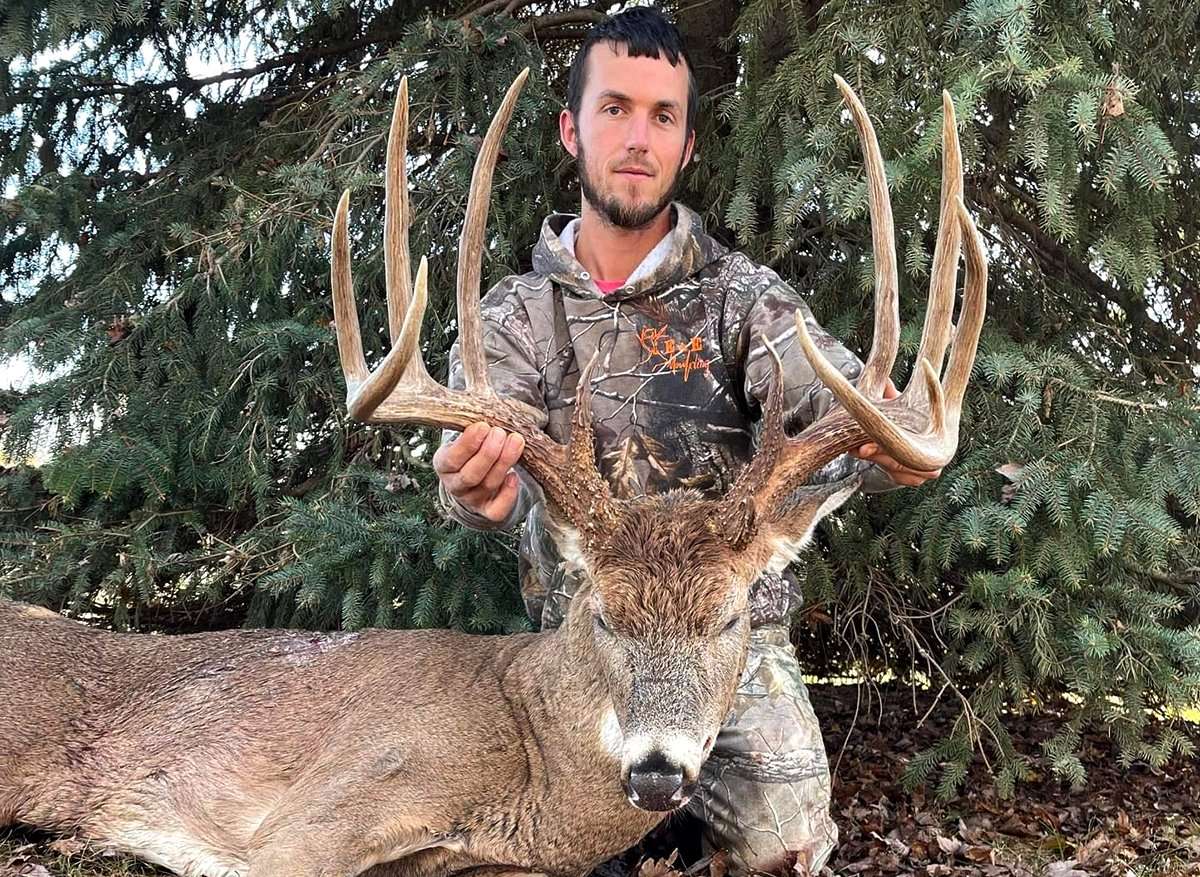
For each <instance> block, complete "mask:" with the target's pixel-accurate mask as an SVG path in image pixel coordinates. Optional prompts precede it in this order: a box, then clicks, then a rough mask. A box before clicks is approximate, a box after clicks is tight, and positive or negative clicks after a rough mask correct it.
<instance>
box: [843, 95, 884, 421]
mask: <svg viewBox="0 0 1200 877" xmlns="http://www.w3.org/2000/svg"><path fill="white" fill-rule="evenodd" d="M833 78H834V80H835V81H836V82H837V86H838V89H839V90H840V91H841V93H842V98H843V99H844V100H845V101H846V105H847V106H848V107H849V109H850V115H851V117H852V118H853V119H854V126H855V127H856V128H857V129H858V136H859V139H860V140H861V141H862V149H863V165H864V167H865V169H866V174H867V203H868V204H869V205H870V211H871V249H872V251H873V253H874V261H875V328H874V336H873V338H872V341H871V352H870V354H869V355H868V356H867V361H866V363H864V365H863V370H862V375H861V376H860V377H859V379H858V387H859V389H860V390H862V392H863V393H866V394H867V395H868V396H871V397H876V396H879V397H882V395H883V387H884V385H885V384H886V383H887V381H888V379H889V378H890V377H891V374H892V366H893V365H894V364H895V362H896V350H897V348H898V347H899V344H900V299H899V275H898V273H897V270H896V234H895V230H894V228H893V224H892V202H891V199H890V198H889V197H888V188H887V175H886V174H885V173H884V170H883V156H882V155H881V154H880V152H879V140H878V139H877V138H876V136H875V127H874V126H873V125H872V124H871V119H870V117H869V116H868V115H867V111H866V109H865V108H864V107H863V105H862V102H861V101H860V100H859V99H858V95H856V94H855V93H854V89H852V88H851V87H850V85H849V84H848V83H847V82H846V80H844V79H842V77H840V76H838V75H836V74H834V77H833Z"/></svg>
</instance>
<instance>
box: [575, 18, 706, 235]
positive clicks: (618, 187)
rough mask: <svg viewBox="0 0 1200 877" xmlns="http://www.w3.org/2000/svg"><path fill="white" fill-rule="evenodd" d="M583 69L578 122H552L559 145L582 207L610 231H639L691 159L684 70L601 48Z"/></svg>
mask: <svg viewBox="0 0 1200 877" xmlns="http://www.w3.org/2000/svg"><path fill="white" fill-rule="evenodd" d="M587 65H588V67H587V81H586V85H585V87H584V90H583V97H582V100H581V101H580V107H579V117H578V118H577V119H576V118H575V117H573V116H572V115H571V112H570V111H569V110H563V111H562V114H561V115H560V116H559V132H560V134H561V136H562V141H563V146H565V147H566V149H567V151H568V152H570V153H571V154H572V155H573V156H575V157H576V159H577V160H578V164H579V181H580V185H581V186H582V188H583V197H584V198H586V199H587V202H588V203H589V204H590V205H591V206H592V207H593V208H594V209H595V210H597V211H598V212H599V213H600V214H601V215H602V216H603V217H604V218H605V219H607V220H608V221H609V222H611V223H612V224H613V225H616V226H618V227H620V228H628V229H637V228H643V227H645V226H646V225H649V224H650V222H651V221H652V220H653V219H654V218H655V217H656V216H658V215H659V214H660V213H661V212H662V211H663V210H664V209H665V208H666V207H667V205H668V204H670V202H671V199H672V198H674V196H675V194H676V191H677V189H678V184H679V177H680V171H681V170H682V168H683V166H684V165H685V164H687V162H688V160H689V159H690V158H691V155H692V143H693V140H694V138H693V137H689V136H687V135H686V129H687V98H688V72H687V65H686V64H684V63H683V62H682V61H680V63H679V64H677V65H675V66H672V65H671V62H670V61H668V60H667V58H666V56H665V55H660V57H658V58H630V57H629V56H628V55H626V54H625V46H622V45H619V44H618V45H617V46H616V47H615V48H614V46H613V45H612V44H610V43H604V42H602V43H597V44H596V45H594V46H593V47H592V49H591V51H590V52H589V53H588V58H587Z"/></svg>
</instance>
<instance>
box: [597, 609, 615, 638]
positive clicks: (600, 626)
mask: <svg viewBox="0 0 1200 877" xmlns="http://www.w3.org/2000/svg"><path fill="white" fill-rule="evenodd" d="M592 624H593V625H594V626H595V628H596V630H598V631H599V632H600V633H605V634H611V633H612V632H613V631H612V628H611V627H609V624H608V621H607V620H606V619H605V618H604V616H603V615H601V614H600V613H599V612H596V613H594V614H593V615H592Z"/></svg>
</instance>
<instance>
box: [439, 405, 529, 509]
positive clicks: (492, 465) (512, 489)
mask: <svg viewBox="0 0 1200 877" xmlns="http://www.w3.org/2000/svg"><path fill="white" fill-rule="evenodd" d="M524 450H525V439H524V438H523V437H521V436H520V435H518V434H517V433H510V432H505V431H504V430H502V429H501V428H500V427H498V426H494V427H489V426H488V425H487V424H486V423H473V424H471V425H470V426H468V427H467V428H466V429H465V430H464V431H463V433H462V435H460V436H459V437H458V438H456V439H455V440H454V441H452V442H450V444H448V445H443V446H442V447H440V448H438V449H437V453H435V454H434V455H433V471H434V472H436V473H437V475H438V478H440V479H441V480H442V484H443V485H444V486H445V488H446V492H447V493H448V494H450V495H451V496H452V497H454V499H455V500H457V501H458V503H459V505H461V506H463V508H465V509H467V511H469V512H473V513H474V514H477V515H479V516H480V517H483V518H487V519H488V520H489V521H492V522H493V523H497V524H498V523H500V522H501V521H503V520H504V519H505V518H507V517H508V515H509V513H510V512H511V511H512V510H513V506H514V505H516V502H517V490H518V484H517V475H516V473H515V472H513V471H512V467H513V465H514V464H516V462H517V460H519V459H520V458H521V452H522V451H524Z"/></svg>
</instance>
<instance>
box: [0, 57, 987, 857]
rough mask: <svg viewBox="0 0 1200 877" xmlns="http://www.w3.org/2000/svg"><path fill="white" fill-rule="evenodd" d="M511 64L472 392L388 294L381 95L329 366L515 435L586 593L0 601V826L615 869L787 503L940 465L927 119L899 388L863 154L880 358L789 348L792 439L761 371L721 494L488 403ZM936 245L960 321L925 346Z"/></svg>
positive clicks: (971, 335) (786, 544)
mask: <svg viewBox="0 0 1200 877" xmlns="http://www.w3.org/2000/svg"><path fill="white" fill-rule="evenodd" d="M524 78H525V76H524V74H522V76H521V77H519V78H518V80H517V82H515V83H514V84H513V86H512V87H511V88H510V89H509V92H508V94H507V96H506V97H505V99H504V102H503V104H502V106H501V107H500V110H499V112H498V113H497V116H496V118H495V120H494V121H493V123H492V126H491V129H490V130H489V132H488V135H487V137H486V139H485V141H484V144H483V147H482V149H481V151H480V155H479V159H478V161H477V163H476V168H475V176H474V179H473V182H472V188H471V194H470V200H469V204H468V208H467V218H466V224H465V227H464V230H463V235H462V240H461V249H460V254H459V282H458V308H459V315H460V327H461V329H460V331H461V339H462V342H461V343H462V355H463V360H464V363H465V367H466V374H467V380H468V386H467V389H466V390H465V391H463V392H451V391H449V390H447V389H446V388H445V387H442V386H439V385H438V384H436V383H434V382H433V381H432V380H431V379H430V378H429V376H428V374H427V373H426V371H425V367H424V365H423V364H422V362H421V359H420V356H419V354H418V353H417V349H418V332H419V328H420V324H421V315H422V310H423V308H424V306H425V299H426V276H427V275H426V266H425V263H424V261H422V263H421V266H420V269H419V270H418V271H417V275H416V282H415V286H414V287H413V288H411V289H410V288H409V265H408V253H407V251H408V245H407V241H406V236H407V225H408V216H407V193H406V183H405V178H404V166H405V143H404V141H405V137H406V125H407V120H406V115H407V97H406V88H405V86H404V85H402V86H401V89H400V95H399V97H398V99H397V102H396V110H395V114H394V117H393V122H392V130H391V136H390V141H389V150H388V162H387V173H386V179H387V189H386V208H385V215H386V218H385V225H386V230H385V246H386V256H387V266H386V273H387V287H388V296H389V317H390V326H391V331H392V336H393V347H392V350H391V352H390V353H389V354H388V356H387V358H386V359H385V360H384V362H383V363H382V364H381V365H380V367H379V368H378V369H376V370H375V371H374V372H373V373H370V372H368V371H367V367H366V364H365V362H364V359H363V353H362V345H361V339H360V337H359V328H358V319H357V316H356V314H355V307H354V302H353V293H352V290H351V279H350V266H349V255H348V254H349V246H348V236H347V211H348V200H349V199H348V194H347V195H343V197H342V199H341V202H340V204H339V205H338V210H337V215H336V218H335V220H334V231H333V294H334V302H335V308H336V314H337V334H338V346H339V351H340V354H341V359H342V365H343V368H344V370H345V373H346V383H347V388H348V404H349V409H350V412H351V414H352V415H353V416H355V417H357V418H359V419H362V420H371V421H375V422H380V423H397V422H413V423H422V424H428V425H432V426H437V427H447V428H453V429H462V428H464V427H466V426H467V425H469V424H471V423H474V422H476V421H484V422H487V423H490V424H493V425H496V426H500V427H503V428H504V429H506V430H510V431H515V432H519V433H521V434H522V435H523V436H524V437H525V441H526V450H525V455H524V465H525V467H526V469H527V470H528V471H529V473H530V474H531V475H532V476H533V477H534V478H535V479H537V481H538V482H539V483H540V484H541V486H542V488H543V490H544V491H545V495H546V499H547V502H548V504H549V508H550V510H551V512H552V515H553V517H554V520H555V522H556V526H557V538H558V540H559V543H560V544H561V545H562V547H563V549H564V551H565V553H566V555H567V556H569V557H570V558H572V559H573V561H574V562H575V563H577V564H578V565H579V566H580V567H582V568H583V570H584V571H585V573H586V575H585V578H586V581H587V584H586V585H585V586H584V588H583V590H582V591H581V592H580V593H579V594H578V595H577V596H576V598H575V599H574V600H573V601H572V604H571V608H570V612H569V615H568V618H567V619H566V623H565V624H564V625H563V626H562V628H561V629H559V630H557V631H555V632H550V633H541V634H527V635H518V636H507V637H479V636H467V635H464V634H459V633H452V632H448V631H391V630H370V631H363V632H361V633H331V634H326V633H301V632H297V631H285V630H242V631H228V632H222V633H205V634H196V635H191V636H170V637H159V636H145V635H123V634H116V633H109V632H104V631H100V630H95V629H91V628H88V627H86V626H84V625H82V624H77V623H73V622H70V621H67V620H64V619H62V618H60V617H58V616H57V615H55V614H54V613H51V612H48V611H46V610H42V609H35V608H32V607H28V606H22V605H19V604H14V603H3V604H0V624H2V627H0V825H3V824H6V823H11V822H22V823H28V824H30V825H35V826H40V827H44V828H49V829H54V830H59V831H68V832H77V833H78V834H79V835H81V836H82V837H85V838H88V839H90V840H92V841H94V842H97V843H99V844H104V845H111V846H114V847H116V848H118V849H120V850H124V851H128V852H130V853H133V854H135V855H137V856H140V857H142V858H145V859H148V860H150V861H153V862H157V863H159V864H162V865H165V866H167V867H168V868H171V869H173V870H175V871H177V872H180V873H183V874H190V875H209V877H216V875H238V877H284V875H287V877H316V875H337V877H346V875H354V874H358V873H360V872H362V871H365V870H367V869H370V868H373V867H374V868H375V870H374V871H373V872H372V873H374V874H394V875H427V874H428V875H432V874H466V873H471V874H476V875H484V874H499V873H504V872H544V873H547V874H564V875H565V874H580V873H583V872H586V871H587V870H588V869H589V868H591V867H592V866H594V865H596V864H597V863H599V862H601V861H603V860H604V859H605V858H607V857H609V856H612V855H614V854H616V853H618V852H620V851H621V850H624V849H626V848H627V847H629V846H630V845H632V844H633V843H635V842H636V841H637V840H638V839H639V838H641V837H642V836H643V835H644V834H645V833H646V832H647V831H648V830H649V829H650V828H651V827H652V826H654V825H655V824H656V823H657V822H658V821H659V820H661V819H662V818H663V813H662V811H666V810H669V809H671V808H673V807H676V806H678V805H679V804H681V803H683V802H684V801H685V800H686V799H687V798H688V796H689V794H691V792H692V790H693V787H694V784H695V782H696V778H697V774H698V772H699V770H700V766H701V763H702V762H703V760H704V758H705V756H706V755H707V753H708V751H709V748H710V747H711V745H712V742H713V738H714V737H715V736H716V734H717V730H718V728H719V727H720V726H721V724H722V721H723V720H724V719H725V717H726V714H727V712H728V710H729V708H730V704H731V701H732V697H733V694H734V689H735V684H736V682H737V678H738V674H739V670H740V668H741V665H742V663H743V661H744V659H745V654H746V644H747V636H748V634H747V628H748V619H747V617H746V616H747V612H746V603H747V591H748V585H749V583H750V582H752V581H753V580H754V579H755V578H756V577H757V576H758V575H759V574H760V573H762V572H763V571H764V570H766V569H769V568H771V569H781V568H782V567H783V566H784V565H785V564H787V563H788V562H789V561H790V560H792V559H793V558H794V557H795V556H796V552H797V551H798V549H799V548H800V546H801V545H802V544H803V543H804V541H805V540H806V539H807V538H808V536H809V534H810V532H811V531H812V529H813V527H814V525H815V524H816V522H817V521H818V519H819V518H820V517H821V516H822V515H823V514H825V513H826V512H828V511H829V510H830V509H831V508H833V507H835V506H836V505H838V504H839V503H841V502H842V501H843V500H844V499H845V498H846V497H847V496H849V495H850V494H851V493H852V492H853V491H854V490H855V489H856V487H857V481H855V480H853V479H852V480H849V481H844V482H840V483H837V484H833V485H819V486H805V482H806V480H807V479H808V478H809V476H810V475H811V474H812V473H813V472H814V471H816V470H817V469H818V468H820V467H821V466H822V465H823V464H824V463H826V462H828V461H829V460H831V459H833V458H834V457H835V456H837V455H839V454H841V453H843V452H845V451H847V450H850V449H852V448H855V447H857V446H859V445H861V444H863V443H864V442H865V441H867V440H868V439H869V440H872V441H876V442H878V443H879V444H880V445H881V446H882V447H883V448H886V449H887V451H888V452H889V453H890V454H891V455H892V456H894V457H895V458H896V459H898V460H900V461H902V462H903V463H905V464H907V465H909V466H912V467H915V468H917V469H934V468H938V467H940V466H943V465H945V464H946V463H947V462H948V461H949V460H950V458H951V457H952V456H953V454H954V450H955V447H956V445H957V440H958V422H959V410H960V406H961V403H962V398H963V392H964V390H965V388H966V385H967V380H968V377H969V374H970V371H971V365H972V361H973V359H974V355H975V348H976V343H977V339H978V335H979V329H980V325H981V323H982V320H983V313H984V298H985V293H984V289H985V284H986V265H985V262H984V258H983V253H982V250H981V248H980V245H979V243H978V241H977V237H976V234H975V231H974V227H973V225H972V223H971V220H970V218H969V217H968V215H967V213H966V210H965V209H964V208H963V206H962V203H961V200H960V192H961V168H960V162H959V154H958V146H957V141H956V137H955V125H954V116H953V108H952V106H951V105H950V102H949V99H948V98H946V100H945V127H944V137H945V159H944V167H943V182H942V186H943V190H942V213H941V227H940V229H939V234H938V244H937V253H936V256H935V264H934V276H933V280H932V283H931V289H930V302H929V309H928V313H927V317H926V323H925V331H924V337H923V339H922V343H921V352H920V356H919V361H920V367H919V368H918V369H917V375H916V377H915V378H914V380H913V381H912V382H911V383H910V385H909V387H908V388H907V389H906V390H905V392H904V394H903V395H902V396H901V397H900V398H898V399H892V400H888V401H881V397H882V391H883V387H884V384H885V383H886V380H887V377H888V374H889V372H890V371H891V368H892V363H893V359H894V357H895V353H896V347H897V338H898V326H897V301H896V296H897V289H896V266H895V257H894V253H893V243H892V228H891V212H890V207H889V204H888V198H887V189H886V183H885V181H884V177H883V171H882V161H881V159H880V155H879V148H878V146H877V144H876V142H875V138H874V134H873V132H872V130H871V127H870V122H869V121H868V119H867V117H866V114H865V112H864V111H863V109H862V107H861V105H860V104H859V103H858V101H857V99H856V98H855V97H854V95H853V94H852V92H851V91H850V90H849V88H848V87H847V86H846V85H845V83H844V82H841V81H840V80H839V86H840V87H841V88H842V91H843V93H844V95H845V97H846V100H847V101H848V103H849V105H850V107H851V109H852V111H853V114H854V119H855V122H856V124H857V126H858V128H859V132H860V134H861V136H862V140H863V144H864V151H865V153H866V167H867V173H868V178H869V180H870V198H871V216H872V227H873V235H874V245H875V267H876V271H877V274H878V285H877V291H876V296H877V298H876V312H875V340H874V344H873V346H872V350H871V354H870V357H869V359H868V362H867V365H866V368H865V370H864V371H863V374H862V378H861V380H860V381H859V383H858V386H857V389H856V388H854V387H851V386H850V385H849V384H848V383H847V382H846V381H845V380H844V379H843V378H842V377H841V376H840V375H839V374H838V373H837V372H836V371H834V370H833V369H832V368H830V367H828V366H827V365H826V364H825V362H824V360H823V359H822V356H821V354H820V353H819V352H817V351H816V350H815V349H814V347H813V344H812V343H811V341H810V340H809V339H808V336H807V334H806V332H805V328H804V323H803V321H800V320H797V323H796V327H797V331H798V332H799V334H800V338H801V339H802V341H803V342H804V349H805V352H806V354H807V355H808V357H809V358H810V359H811V360H812V362H813V365H814V367H816V368H817V370H818V372H819V373H820V374H821V376H822V378H823V379H824V380H825V381H826V383H827V384H828V385H829V386H830V388H831V389H832V390H833V392H834V394H835V395H836V396H837V398H838V399H839V400H840V405H838V406H836V407H835V408H834V409H833V410H832V411H831V412H830V413H829V414H828V415H827V416H826V417H824V418H823V419H822V420H820V421H818V422H817V423H814V424H813V425H811V426H810V427H808V428H807V429H806V430H804V431H803V432H802V433H800V434H799V435H797V436H795V437H791V438H789V437H787V436H786V435H785V434H784V430H783V413H784V412H783V403H782V393H781V392H780V372H779V365H778V360H776V361H775V382H774V385H773V387H772V390H771V396H770V400H769V402H768V404H767V406H766V410H765V412H764V425H763V430H762V439H761V443H760V448H759V450H758V453H757V456H756V457H755V458H754V459H753V461H752V462H751V463H750V464H749V465H748V466H747V467H746V468H745V470H744V472H743V473H742V475H741V476H740V480H738V481H737V483H736V484H735V485H734V487H733V488H732V490H731V492H730V493H729V494H728V495H727V496H725V497H724V498H720V499H704V498H702V497H701V496H700V495H699V494H698V493H695V492H693V491H687V490H680V491H674V492H671V493H667V494H665V495H661V496H649V497H642V498H638V499H631V500H618V499H614V498H613V497H612V496H611V495H610V493H609V491H608V488H607V487H606V485H605V481H604V479H603V478H601V476H600V475H599V474H598V472H597V470H596V466H595V461H594V460H593V449H592V437H591V426H590V422H589V403H588V399H589V393H588V380H587V379H586V375H585V378H584V379H583V380H581V382H580V392H579V398H578V402H577V411H576V414H575V418H574V422H573V424H574V425H573V431H572V433H571V438H570V442H569V443H568V444H567V445H565V446H563V445H558V444H556V443H555V442H553V441H552V440H551V439H550V438H549V437H548V436H547V435H545V434H544V433H543V432H542V431H541V430H540V429H539V428H538V427H537V426H536V425H535V424H536V422H537V421H536V418H537V415H536V413H535V412H533V411H532V410H530V409H527V408H525V407H523V406H522V405H520V404H518V403H515V402H512V401H510V400H506V399H501V398H497V397H496V396H495V395H494V394H493V393H492V391H491V390H490V388H489V386H488V383H487V379H486V376H485V372H486V365H485V362H484V356H483V352H482V346H481V339H480V321H479V299H478V284H479V272H480V260H481V250H482V246H483V233H484V228H485V224H486V218H487V201H488V198H489V192H490V187H491V174H492V169H493V164H494V161H495V156H496V152H497V149H498V148H499V145H500V139H501V136H502V134H503V131H504V128H505V125H506V124H507V120H508V118H509V116H510V114H511V112H512V108H513V104H514V102H515V99H516V95H517V92H518V90H519V89H520V87H521V84H522V82H523V80H524ZM960 236H961V238H962V239H965V241H966V254H967V260H966V263H967V267H966V274H965V294H964V305H963V310H962V314H961V317H960V322H959V325H958V330H957V338H956V342H955V345H954V350H953V352H952V354H951V358H950V362H949V365H948V367H947V372H946V383H945V386H944V387H943V385H942V384H941V383H940V382H939V379H938V377H937V373H938V372H939V371H940V370H941V365H942V362H943V355H944V353H945V351H946V348H947V346H948V344H949V336H950V317H951V311H952V309H953V302H954V281H955V275H956V270H957V262H958V252H959V247H960Z"/></svg>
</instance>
